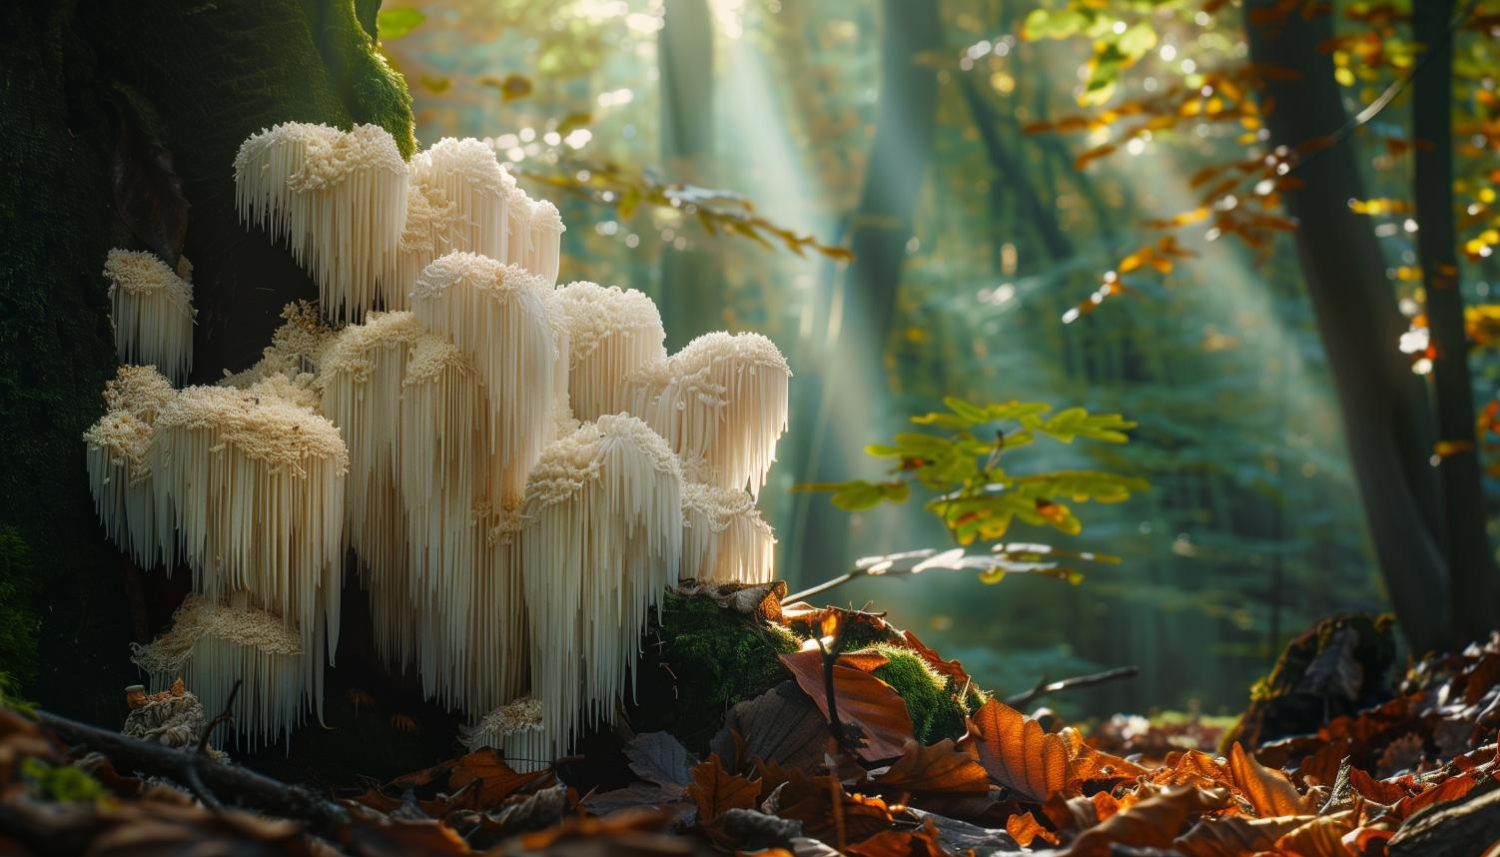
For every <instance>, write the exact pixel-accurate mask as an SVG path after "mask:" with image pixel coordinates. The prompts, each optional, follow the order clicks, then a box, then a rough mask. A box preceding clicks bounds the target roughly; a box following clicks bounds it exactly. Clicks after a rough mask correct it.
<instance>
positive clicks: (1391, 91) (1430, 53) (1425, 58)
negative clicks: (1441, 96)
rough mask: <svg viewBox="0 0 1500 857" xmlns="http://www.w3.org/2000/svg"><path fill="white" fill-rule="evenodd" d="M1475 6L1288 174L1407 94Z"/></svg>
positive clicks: (1476, 1) (1475, 2)
mask: <svg viewBox="0 0 1500 857" xmlns="http://www.w3.org/2000/svg"><path fill="white" fill-rule="evenodd" d="M1477 5H1479V0H1469V2H1468V3H1466V4H1465V5H1464V7H1463V9H1461V10H1459V13H1458V14H1457V15H1455V16H1454V17H1453V20H1452V21H1450V22H1449V23H1448V29H1446V30H1444V31H1443V36H1442V38H1441V39H1440V40H1439V41H1438V44H1436V45H1428V46H1426V50H1424V51H1423V52H1422V55H1421V56H1420V57H1418V58H1417V61H1416V62H1414V63H1412V67H1411V70H1410V71H1408V72H1407V73H1406V74H1404V75H1402V76H1401V77H1399V78H1397V79H1396V80H1394V81H1392V82H1391V84H1390V86H1387V87H1386V88H1385V91H1384V92H1381V93H1380V96H1379V97H1378V98H1376V99H1375V100H1374V101H1371V102H1370V103H1369V104H1367V105H1365V108H1364V109H1363V110H1361V111H1359V112H1358V113H1356V114H1354V115H1353V116H1351V117H1350V118H1349V121H1347V122H1345V123H1344V124H1343V126H1342V127H1340V128H1339V129H1338V130H1337V131H1334V132H1333V133H1332V134H1330V135H1329V136H1328V141H1327V144H1326V145H1323V146H1319V147H1318V148H1317V149H1315V150H1313V151H1311V152H1309V153H1307V154H1306V155H1305V156H1303V157H1301V158H1299V159H1298V160H1297V162H1296V163H1294V164H1292V165H1291V168H1290V170H1289V173H1295V172H1297V171H1298V170H1300V169H1302V168H1303V167H1306V166H1307V165H1308V164H1310V163H1312V162H1313V161H1315V160H1317V159H1318V157H1319V156H1320V155H1322V153H1324V152H1326V151H1328V150H1329V149H1332V148H1333V147H1334V146H1337V145H1338V144H1340V143H1342V142H1344V141H1345V140H1347V139H1349V137H1351V136H1353V134H1354V132H1355V131H1358V130H1359V129H1360V128H1363V127H1364V126H1366V125H1368V124H1369V123H1370V122H1372V121H1374V119H1375V117H1376V116H1379V115H1380V114H1381V112H1382V111H1384V110H1385V109H1386V108H1387V107H1389V106H1390V105H1391V102H1393V101H1395V100H1396V99H1397V98H1398V97H1400V95H1401V93H1403V92H1405V91H1406V88H1407V87H1408V86H1411V84H1412V81H1414V80H1416V79H1417V75H1419V74H1421V73H1422V70H1423V69H1425V68H1427V65H1428V64H1429V63H1430V62H1431V61H1432V58H1433V57H1435V56H1437V55H1438V54H1441V53H1442V52H1443V51H1442V48H1444V47H1446V46H1447V45H1448V43H1449V42H1452V41H1453V36H1454V34H1456V33H1457V32H1458V31H1459V29H1460V28H1462V27H1463V25H1464V22H1465V21H1467V20H1469V16H1470V15H1472V14H1473V13H1474V7H1475V6H1477Z"/></svg>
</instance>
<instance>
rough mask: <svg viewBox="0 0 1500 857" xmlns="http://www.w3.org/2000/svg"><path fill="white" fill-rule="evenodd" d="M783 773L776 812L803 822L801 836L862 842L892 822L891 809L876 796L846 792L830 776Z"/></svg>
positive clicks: (835, 842)
mask: <svg viewBox="0 0 1500 857" xmlns="http://www.w3.org/2000/svg"><path fill="white" fill-rule="evenodd" d="M786 773H787V781H786V784H785V785H783V786H782V787H781V792H780V793H779V794H778V795H777V800H778V806H779V808H778V810H777V813H776V814H777V815H779V816H781V817H782V818H786V819H790V820H792V821H800V822H802V833H803V835H804V836H809V837H811V838H813V839H817V840H819V841H821V842H826V843H828V844H830V845H838V844H840V842H842V843H849V842H862V841H864V840H866V839H868V838H870V837H871V836H874V835H875V834H877V833H880V832H882V831H885V830H889V829H890V828H891V826H892V825H893V824H894V823H895V818H894V817H893V816H892V815H891V811H890V808H889V807H887V806H886V803H885V801H883V800H881V799H880V798H878V797H866V796H864V795H858V794H855V795H851V794H848V793H847V792H845V791H844V787H843V785H842V784H841V783H839V781H838V780H837V779H835V778H833V777H831V776H821V777H811V776H808V775H807V774H804V773H803V772H802V771H797V770H793V771H787V772H786ZM835 800H837V801H838V803H837V804H835V803H834V801H835Z"/></svg>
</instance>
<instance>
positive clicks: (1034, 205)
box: [958, 75, 1073, 262]
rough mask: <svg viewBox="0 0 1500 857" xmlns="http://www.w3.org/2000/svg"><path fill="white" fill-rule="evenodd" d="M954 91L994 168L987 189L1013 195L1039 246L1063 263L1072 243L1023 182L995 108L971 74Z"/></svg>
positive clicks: (1022, 170)
mask: <svg viewBox="0 0 1500 857" xmlns="http://www.w3.org/2000/svg"><path fill="white" fill-rule="evenodd" d="M958 88H959V92H961V93H963V96H964V103H965V104H967V105H968V106H969V112H970V113H972V114H973V116H974V127H975V129H976V130H978V131H979V139H980V141H981V142H983V143H984V151H985V154H987V155H989V158H990V166H992V167H994V168H995V173H996V175H995V176H994V177H993V178H992V179H991V182H992V184H991V187H993V188H996V189H997V192H999V193H1003V192H1005V191H1007V190H1008V191H1010V192H1012V193H1014V194H1016V196H1017V199H1018V201H1019V202H1020V206H1021V211H1022V212H1024V213H1025V215H1026V219H1027V220H1029V221H1030V222H1031V227H1032V228H1033V229H1035V230H1036V233H1037V237H1039V238H1040V239H1041V241H1042V246H1043V247H1046V248H1047V255H1048V256H1050V257H1052V261H1054V262H1064V261H1067V260H1068V259H1070V258H1072V256H1073V242H1072V241H1069V240H1068V236H1067V234H1066V233H1064V232H1063V229H1062V225H1061V224H1059V223H1058V222H1057V212H1056V209H1054V208H1053V207H1052V206H1051V205H1048V204H1046V203H1045V202H1043V201H1042V197H1041V196H1040V195H1039V194H1038V193H1037V192H1036V189H1035V188H1033V187H1032V186H1031V182H1030V181H1028V180H1027V177H1026V167H1025V165H1024V164H1023V163H1022V157H1021V156H1020V155H1019V154H1018V153H1017V152H1015V151H1014V150H1012V149H1010V148H1009V147H1008V146H1007V145H1006V142H1005V139H1004V137H1002V136H1001V134H1000V131H999V129H998V128H997V127H996V126H997V125H998V124H999V117H997V116H996V114H995V108H994V107H993V106H991V105H990V103H989V102H988V101H986V100H985V97H984V94H983V93H982V92H980V91H979V86H978V84H976V83H975V82H974V77H973V76H972V75H963V76H962V77H961V78H960V81H959V87H958ZM1008 130H1010V131H1012V133H1013V134H1019V132H1020V129H1019V128H1014V127H1013V128H1010V129H1008ZM1049 190H1051V189H1050V188H1049Z"/></svg>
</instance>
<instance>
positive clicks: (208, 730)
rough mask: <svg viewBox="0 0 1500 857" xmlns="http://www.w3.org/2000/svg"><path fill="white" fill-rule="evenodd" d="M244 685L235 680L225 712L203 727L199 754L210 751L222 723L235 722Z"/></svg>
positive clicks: (242, 681) (239, 680)
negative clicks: (216, 730) (238, 701)
mask: <svg viewBox="0 0 1500 857" xmlns="http://www.w3.org/2000/svg"><path fill="white" fill-rule="evenodd" d="M244 683H245V680H244V679H235V680H234V687H232V688H230V689H229V700H228V701H227V702H225V703H224V710H223V711H221V712H219V716H218V717H215V718H214V719H212V720H210V721H208V725H207V726H204V727H203V737H202V738H199V739H198V752H200V753H203V752H206V751H207V750H208V739H209V738H210V737H212V736H213V734H214V729H215V728H216V727H217V726H218V725H219V724H220V723H230V722H233V720H234V698H235V697H237V696H239V695H240V686H241V685H243V684H244ZM356 714H357V712H356Z"/></svg>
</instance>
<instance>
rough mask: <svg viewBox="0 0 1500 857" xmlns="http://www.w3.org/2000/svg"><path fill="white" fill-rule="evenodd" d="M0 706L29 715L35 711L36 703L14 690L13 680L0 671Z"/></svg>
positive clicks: (7, 674)
mask: <svg viewBox="0 0 1500 857" xmlns="http://www.w3.org/2000/svg"><path fill="white" fill-rule="evenodd" d="M0 706H3V707H6V708H14V709H15V710H17V711H19V712H21V713H22V714H30V713H32V711H33V710H35V709H36V703H34V702H32V701H31V700H29V699H26V698H24V697H22V696H21V695H20V694H19V692H18V691H17V690H16V683H15V680H14V679H12V678H11V677H10V674H9V673H7V672H4V671H3V670H0Z"/></svg>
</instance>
